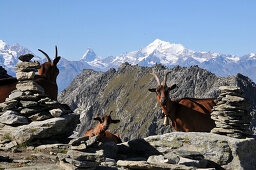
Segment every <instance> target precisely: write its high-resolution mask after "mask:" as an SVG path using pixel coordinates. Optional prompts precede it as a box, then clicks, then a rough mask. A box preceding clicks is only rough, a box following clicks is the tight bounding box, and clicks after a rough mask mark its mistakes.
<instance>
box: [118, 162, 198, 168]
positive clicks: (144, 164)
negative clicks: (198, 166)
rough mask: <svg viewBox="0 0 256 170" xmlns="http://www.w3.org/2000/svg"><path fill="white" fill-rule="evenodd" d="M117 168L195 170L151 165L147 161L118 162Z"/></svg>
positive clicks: (179, 166)
mask: <svg viewBox="0 0 256 170" xmlns="http://www.w3.org/2000/svg"><path fill="white" fill-rule="evenodd" d="M117 166H120V167H125V168H129V169H184V170H192V169H193V170H194V168H193V167H187V166H184V165H172V164H167V163H154V164H149V163H147V162H146V161H123V160H118V161H117Z"/></svg>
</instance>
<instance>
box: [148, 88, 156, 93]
mask: <svg viewBox="0 0 256 170" xmlns="http://www.w3.org/2000/svg"><path fill="white" fill-rule="evenodd" d="M148 91H150V92H156V88H152V89H148Z"/></svg>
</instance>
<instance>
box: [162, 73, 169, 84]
mask: <svg viewBox="0 0 256 170" xmlns="http://www.w3.org/2000/svg"><path fill="white" fill-rule="evenodd" d="M169 73H170V71H168V72H166V73H165V74H164V80H163V85H166V81H167V75H168V74H169Z"/></svg>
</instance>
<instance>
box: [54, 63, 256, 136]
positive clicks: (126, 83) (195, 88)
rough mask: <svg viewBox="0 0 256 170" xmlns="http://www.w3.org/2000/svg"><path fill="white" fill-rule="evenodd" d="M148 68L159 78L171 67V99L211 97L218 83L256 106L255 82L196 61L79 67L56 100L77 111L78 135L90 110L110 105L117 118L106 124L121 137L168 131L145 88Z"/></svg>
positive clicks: (149, 80) (152, 83)
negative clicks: (104, 69)
mask: <svg viewBox="0 0 256 170" xmlns="http://www.w3.org/2000/svg"><path fill="white" fill-rule="evenodd" d="M152 69H154V70H155V71H156V72H157V74H158V75H161V76H160V79H161V78H163V74H164V72H165V71H167V70H170V71H171V73H170V74H169V76H168V81H167V84H168V85H172V84H177V85H178V88H177V89H175V90H173V91H172V92H171V93H170V95H171V97H172V98H182V97H196V98H209V97H210V98H211V97H217V96H218V94H219V90H218V87H219V86H223V85H238V86H239V87H241V88H242V89H243V90H244V91H245V96H246V97H247V98H249V99H250V100H251V101H250V102H251V104H253V105H254V107H255V105H256V98H255V96H256V85H255V84H254V83H253V82H251V80H250V79H248V78H247V77H245V76H243V75H241V74H238V75H237V76H231V77H226V78H223V77H217V76H216V75H214V74H212V73H210V72H208V71H206V70H204V69H201V68H199V67H196V66H193V67H180V66H177V67H174V68H173V69H167V68H166V67H163V66H162V65H156V66H154V67H153V68H150V67H141V66H132V65H130V64H128V63H124V64H122V65H121V66H120V68H119V69H118V70H117V71H116V70H114V69H110V70H109V71H107V72H105V73H104V72H96V71H93V70H84V71H83V72H82V73H81V74H80V75H78V76H77V77H76V78H75V79H74V80H73V82H72V83H71V85H70V86H69V87H68V88H67V89H65V90H64V91H62V92H61V93H60V94H59V96H58V100H59V101H60V102H61V103H66V104H68V105H70V106H71V107H72V109H74V110H75V112H77V113H80V114H81V116H80V119H81V122H82V124H81V125H80V126H79V127H78V129H77V131H78V135H83V134H84V133H85V132H86V130H88V129H89V128H91V127H93V125H94V124H95V122H94V121H93V120H92V119H93V117H94V116H95V115H96V114H102V113H109V112H110V111H111V110H113V111H114V113H113V117H114V118H117V119H120V120H121V122H120V124H118V125H111V126H110V129H111V130H112V131H114V132H118V133H119V134H120V136H121V138H122V139H125V140H126V139H129V140H130V139H134V138H137V137H145V136H149V135H154V134H163V133H165V132H167V131H171V128H170V127H165V126H163V120H162V119H161V110H160V107H159V104H158V103H157V100H156V96H155V94H152V93H150V92H148V88H152V87H155V86H156V81H155V79H154V78H153V76H152V75H150V72H152Z"/></svg>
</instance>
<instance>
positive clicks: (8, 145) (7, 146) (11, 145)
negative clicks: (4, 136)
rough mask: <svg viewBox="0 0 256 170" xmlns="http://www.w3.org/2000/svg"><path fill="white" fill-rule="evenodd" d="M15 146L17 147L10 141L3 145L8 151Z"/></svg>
mask: <svg viewBox="0 0 256 170" xmlns="http://www.w3.org/2000/svg"><path fill="white" fill-rule="evenodd" d="M17 145H18V144H17V143H16V142H15V141H11V142H9V143H7V144H5V148H6V149H7V150H9V149H11V148H13V147H15V146H17Z"/></svg>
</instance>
